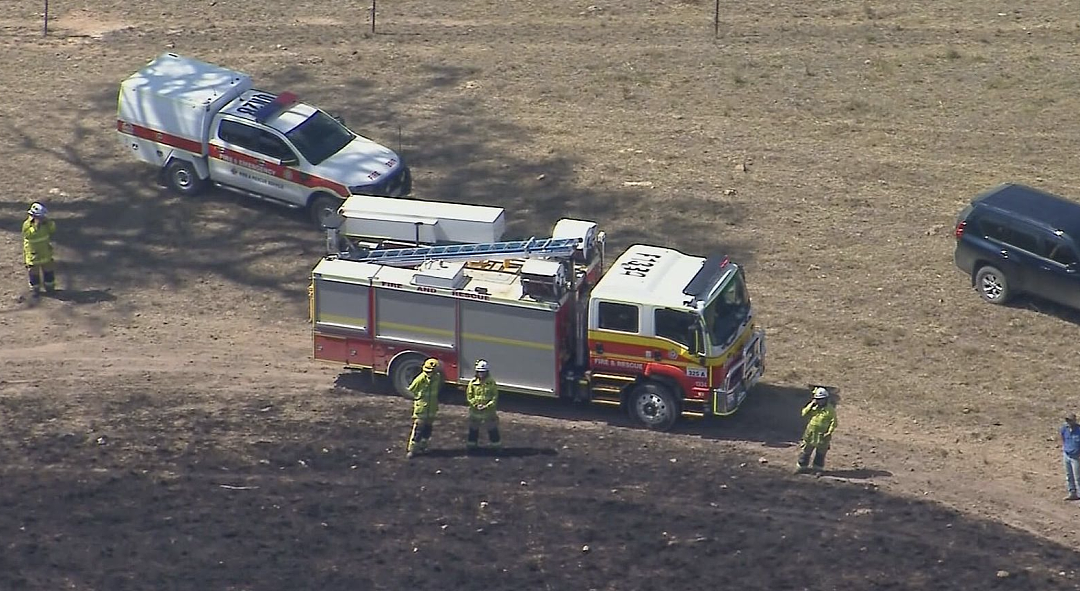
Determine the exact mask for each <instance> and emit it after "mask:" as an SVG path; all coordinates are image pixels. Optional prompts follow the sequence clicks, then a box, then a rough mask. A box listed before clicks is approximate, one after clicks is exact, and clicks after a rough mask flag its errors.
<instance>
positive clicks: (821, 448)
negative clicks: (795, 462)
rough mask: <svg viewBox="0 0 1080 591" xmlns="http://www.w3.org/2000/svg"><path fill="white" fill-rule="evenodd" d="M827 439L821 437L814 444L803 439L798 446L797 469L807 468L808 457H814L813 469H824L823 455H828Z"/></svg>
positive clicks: (808, 464) (808, 463)
mask: <svg viewBox="0 0 1080 591" xmlns="http://www.w3.org/2000/svg"><path fill="white" fill-rule="evenodd" d="M829 439H830V438H828V437H823V438H822V439H821V440H819V441H818V442H817V443H816V444H815V443H812V442H810V441H807V440H805V439H804V440H803V441H802V442H801V443H800V444H799V467H800V468H807V467H809V466H810V456H811V455H812V456H813V457H814V467H815V468H817V469H819V470H823V469H825V454H827V453H829V443H830V442H829Z"/></svg>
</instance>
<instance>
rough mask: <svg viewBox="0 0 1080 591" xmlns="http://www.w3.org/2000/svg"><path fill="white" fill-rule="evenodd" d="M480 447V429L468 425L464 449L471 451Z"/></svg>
mask: <svg viewBox="0 0 1080 591" xmlns="http://www.w3.org/2000/svg"><path fill="white" fill-rule="evenodd" d="M478 447H480V429H477V428H475V427H469V437H468V439H466V440H465V449H467V450H469V451H472V450H474V449H476V448H478Z"/></svg>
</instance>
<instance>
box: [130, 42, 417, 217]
mask: <svg viewBox="0 0 1080 591" xmlns="http://www.w3.org/2000/svg"><path fill="white" fill-rule="evenodd" d="M116 128H117V131H118V132H119V134H120V138H121V141H122V143H123V146H124V149H125V150H127V151H129V152H132V153H133V154H134V155H135V157H136V158H138V159H139V160H142V161H143V162H147V163H150V164H154V165H156V166H159V167H161V170H162V172H163V174H164V181H165V183H166V184H167V185H168V186H169V187H170V188H171V189H173V190H174V191H176V192H177V193H180V194H182V195H193V194H196V193H198V192H199V191H201V190H202V189H204V188H205V187H206V185H208V184H213V185H215V186H217V187H220V188H223V189H227V190H230V191H235V192H238V193H242V194H245V195H249V196H252V197H258V198H260V199H265V200H269V201H274V202H277V203H281V204H284V205H286V206H289V207H293V208H308V210H309V211H310V214H311V218H312V221H313V222H315V223H316V224H317V225H319V226H323V225H324V222H325V221H326V220H327V219H328V218H329V217H330V216H333V215H335V214H336V212H337V211H338V209H339V208H340V207H341V205H342V203H344V201H345V199H347V198H348V197H350V196H351V195H375V196H382V197H402V196H405V195H408V194H409V193H410V191H411V189H412V176H411V173H410V171H409V169H408V167H407V166H406V165H405V163H404V162H403V161H402V158H401V156H399V155H398V154H396V153H395V152H394V151H393V150H390V149H389V148H386V147H384V146H382V145H380V144H378V143H376V142H374V141H372V140H370V139H368V138H365V137H363V136H360V135H358V134H356V133H354V132H352V131H351V130H349V129H348V128H347V127H345V125H344V123H343V122H342V121H341V120H340V119H338V118H336V117H332V116H330V115H328V114H327V113H325V112H323V111H321V110H319V109H316V108H314V107H311V106H308V105H305V104H303V103H300V102H298V101H297V97H296V95H294V94H292V93H289V92H284V93H281V94H276V95H275V94H271V93H268V92H264V91H261V90H255V89H253V87H252V81H251V77H249V76H248V75H246V74H243V73H241V72H237V71H235V70H230V69H227V68H223V67H220V66H215V65H212V64H208V63H205V62H202V61H199V60H196V59H192V58H187V57H182V56H179V55H176V54H173V53H164V54H162V55H160V56H158V57H157V58H156V59H154V60H153V61H151V62H150V63H148V64H147V65H146V66H145V67H144V68H142V69H141V70H139V71H138V72H136V73H135V74H132V75H131V76H130V77H128V78H127V79H126V80H124V81H123V83H121V85H120V98H119V101H118V107H117V121H116Z"/></svg>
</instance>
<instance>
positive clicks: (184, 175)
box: [165, 160, 206, 197]
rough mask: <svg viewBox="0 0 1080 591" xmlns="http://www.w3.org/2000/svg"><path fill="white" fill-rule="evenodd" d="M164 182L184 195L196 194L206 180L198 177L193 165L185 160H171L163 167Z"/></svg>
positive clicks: (199, 191)
mask: <svg viewBox="0 0 1080 591" xmlns="http://www.w3.org/2000/svg"><path fill="white" fill-rule="evenodd" d="M165 183H166V184H168V186H169V188H170V189H172V190H173V191H175V192H177V193H179V194H181V195H183V196H185V197H190V196H192V195H198V194H199V193H201V192H202V190H203V188H204V187H205V186H206V181H204V180H203V179H201V178H199V173H198V172H196V171H195V166H194V165H193V164H191V163H190V162H187V161H185V160H173V161H172V162H171V163H170V164H169V165H168V166H167V167H165Z"/></svg>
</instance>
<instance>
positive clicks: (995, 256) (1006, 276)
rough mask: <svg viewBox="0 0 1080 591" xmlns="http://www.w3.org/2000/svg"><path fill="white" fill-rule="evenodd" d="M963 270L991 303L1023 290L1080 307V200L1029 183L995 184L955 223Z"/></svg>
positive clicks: (965, 210) (967, 208) (1073, 306)
mask: <svg viewBox="0 0 1080 591" xmlns="http://www.w3.org/2000/svg"><path fill="white" fill-rule="evenodd" d="M955 233H956V253H955V255H954V259H955V261H956V266H957V267H960V270H962V271H964V272H965V273H968V274H969V275H971V283H972V285H974V286H975V289H977V290H978V291H979V294H980V295H981V296H982V298H983V299H984V300H986V301H988V302H990V303H991V304H1004V303H1005V302H1007V301H1009V299H1010V298H1011V297H1012V296H1014V295H1016V294H1019V293H1027V294H1031V295H1035V296H1039V297H1042V298H1045V299H1048V300H1051V301H1054V302H1057V303H1059V304H1063V305H1065V306H1069V307H1071V308H1076V309H1080V267H1078V260H1080V259H1077V253H1078V252H1080V249H1078V248H1077V242H1076V240H1075V238H1078V237H1080V203H1076V202H1074V201H1069V200H1068V199H1062V198H1061V197H1057V196H1055V195H1051V194H1049V193H1046V192H1043V191H1040V190H1038V189H1033V188H1031V187H1026V186H1024V185H1016V184H1007V185H1001V186H999V187H995V188H993V189H991V190H989V191H987V192H985V193H983V194H981V195H979V196H978V197H976V198H975V199H973V200H972V201H971V205H968V206H967V207H965V208H964V210H963V211H961V212H960V216H959V218H958V219H957V223H956V232H955Z"/></svg>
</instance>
